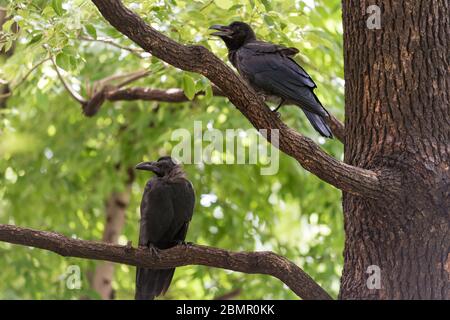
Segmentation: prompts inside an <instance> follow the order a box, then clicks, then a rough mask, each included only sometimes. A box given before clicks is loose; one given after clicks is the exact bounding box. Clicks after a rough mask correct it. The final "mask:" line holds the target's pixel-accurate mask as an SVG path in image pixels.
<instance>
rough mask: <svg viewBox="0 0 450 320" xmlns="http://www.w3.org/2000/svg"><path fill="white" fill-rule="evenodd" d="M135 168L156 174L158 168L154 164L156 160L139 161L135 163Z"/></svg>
mask: <svg viewBox="0 0 450 320" xmlns="http://www.w3.org/2000/svg"><path fill="white" fill-rule="evenodd" d="M135 169H137V170H146V171H152V172H154V173H156V174H158V173H159V168H158V166H157V165H156V162H153V161H151V162H141V163H139V164H138V165H136V167H135Z"/></svg>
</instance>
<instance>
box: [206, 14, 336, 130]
mask: <svg viewBox="0 0 450 320" xmlns="http://www.w3.org/2000/svg"><path fill="white" fill-rule="evenodd" d="M210 29H213V30H217V31H216V32H213V33H212V35H214V36H218V37H220V38H221V39H222V40H223V41H224V42H225V45H226V46H227V48H228V59H229V60H230V62H231V63H232V64H233V66H234V67H235V68H236V69H237V70H238V72H239V74H240V75H241V76H242V77H243V78H244V79H245V80H246V81H247V82H248V83H249V84H250V85H251V86H252V87H253V88H254V89H255V90H256V91H257V92H258V93H260V94H262V95H263V96H264V98H265V99H268V100H273V101H277V102H278V103H279V105H278V107H277V108H276V109H275V110H274V111H277V110H278V109H279V108H280V107H281V106H282V105H284V104H294V105H297V106H299V107H300V108H301V109H302V110H303V112H304V113H305V115H306V117H307V118H308V120H309V122H310V123H311V125H312V126H313V127H314V129H316V131H317V132H319V133H320V134H321V135H322V136H324V137H327V138H332V137H333V135H332V133H331V129H330V127H329V126H328V125H327V123H326V122H325V118H327V117H329V114H328V112H327V110H325V108H324V107H323V106H322V104H321V103H320V101H319V99H318V98H317V96H316V95H315V94H314V91H313V90H314V89H315V88H316V84H315V83H314V81H313V80H312V79H311V77H310V76H309V75H308V73H306V71H305V70H304V69H303V68H302V67H301V66H300V65H299V64H298V63H297V62H295V61H294V59H293V56H294V55H296V54H297V53H298V52H299V51H298V50H297V49H296V48H286V47H283V46H280V45H276V44H272V43H269V42H263V41H259V40H257V39H256V35H255V32H254V31H253V30H252V28H251V27H250V26H249V25H248V24H246V23H244V22H239V21H237V22H233V23H231V24H230V25H228V26H222V25H213V26H211V27H210Z"/></svg>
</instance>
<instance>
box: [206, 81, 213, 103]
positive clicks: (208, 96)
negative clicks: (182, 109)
mask: <svg viewBox="0 0 450 320" xmlns="http://www.w3.org/2000/svg"><path fill="white" fill-rule="evenodd" d="M212 97H213V91H212V87H211V85H210V84H209V85H207V86H206V89H205V103H206V104H209V103H210V102H211V99H212Z"/></svg>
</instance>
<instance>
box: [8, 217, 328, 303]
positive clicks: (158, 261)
mask: <svg viewBox="0 0 450 320" xmlns="http://www.w3.org/2000/svg"><path fill="white" fill-rule="evenodd" d="M0 241H4V242H9V243H14V244H20V245H24V246H29V247H35V248H40V249H44V250H49V251H52V252H55V253H57V254H59V255H61V256H64V257H77V258H85V259H94V260H105V261H111V262H117V263H124V264H128V265H132V266H139V267H145V268H151V269H164V268H173V267H181V266H186V265H202V266H209V267H215V268H222V269H228V270H233V271H238V272H244V273H251V274H266V275H271V276H273V277H276V278H278V279H279V280H281V281H282V282H284V283H285V284H286V285H287V286H288V287H289V288H290V289H291V290H292V291H293V292H295V293H296V294H297V295H298V296H299V297H300V298H302V299H322V300H325V299H331V297H330V296H329V295H328V293H326V292H325V291H324V290H323V289H322V288H321V287H320V286H319V285H318V284H317V283H316V282H314V280H313V279H311V277H310V276H308V275H307V274H306V273H305V272H304V271H303V270H302V269H300V268H299V267H298V266H296V265H295V264H294V263H293V262H291V261H289V260H287V259H286V258H284V257H282V256H279V255H277V254H275V253H273V252H231V251H227V250H223V249H218V248H212V247H207V246H199V245H178V246H176V247H173V248H171V249H167V250H162V251H160V253H159V255H158V256H157V257H155V256H153V254H152V253H151V252H150V251H149V250H146V249H143V248H138V249H135V248H132V247H131V246H120V245H115V244H109V243H102V242H94V241H86V240H79V239H72V238H67V237H65V236H63V235H61V234H59V233H55V232H47V231H38V230H33V229H28V228H22V227H17V226H13V225H4V224H0Z"/></svg>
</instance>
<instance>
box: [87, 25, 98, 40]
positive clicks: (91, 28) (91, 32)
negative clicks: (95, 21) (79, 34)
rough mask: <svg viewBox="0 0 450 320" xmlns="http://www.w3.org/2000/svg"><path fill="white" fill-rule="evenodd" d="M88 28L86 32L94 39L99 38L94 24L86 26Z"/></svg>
mask: <svg viewBox="0 0 450 320" xmlns="http://www.w3.org/2000/svg"><path fill="white" fill-rule="evenodd" d="M84 28H85V29H86V32H87V33H88V34H89V35H90V36H91V37H92V38H94V39H97V30H95V27H94V26H93V25H92V24H87V25H85V26H84Z"/></svg>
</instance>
